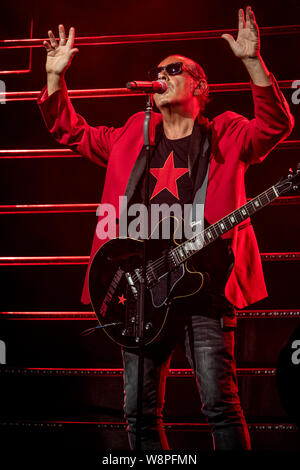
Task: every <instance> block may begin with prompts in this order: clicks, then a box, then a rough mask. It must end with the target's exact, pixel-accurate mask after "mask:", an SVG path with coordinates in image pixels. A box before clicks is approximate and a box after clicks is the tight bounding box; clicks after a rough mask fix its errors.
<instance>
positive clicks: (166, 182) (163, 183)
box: [150, 150, 189, 199]
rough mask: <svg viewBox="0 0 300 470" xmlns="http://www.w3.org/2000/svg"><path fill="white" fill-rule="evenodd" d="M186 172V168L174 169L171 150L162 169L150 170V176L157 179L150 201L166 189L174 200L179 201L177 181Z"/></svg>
mask: <svg viewBox="0 0 300 470" xmlns="http://www.w3.org/2000/svg"><path fill="white" fill-rule="evenodd" d="M188 171H189V170H188V168H174V153H173V150H172V152H171V153H170V155H169V156H168V158H167V160H166V161H165V164H164V166H163V167H162V168H151V169H150V173H151V175H153V176H154V178H156V179H157V181H156V185H155V188H154V190H153V193H152V196H151V199H153V198H154V196H156V195H157V194H158V193H160V192H161V191H162V190H163V189H167V190H168V191H169V192H170V193H171V194H173V196H175V197H176V199H179V196H178V187H177V180H178V178H180V177H181V176H182V175H184V174H185V173H187V172H188Z"/></svg>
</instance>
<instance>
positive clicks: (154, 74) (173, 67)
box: [148, 62, 200, 81]
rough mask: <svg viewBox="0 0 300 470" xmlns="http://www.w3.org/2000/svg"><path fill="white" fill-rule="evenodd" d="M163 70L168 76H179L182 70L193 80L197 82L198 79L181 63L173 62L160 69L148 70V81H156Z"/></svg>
mask: <svg viewBox="0 0 300 470" xmlns="http://www.w3.org/2000/svg"><path fill="white" fill-rule="evenodd" d="M163 70H165V71H166V72H167V74H168V75H179V74H180V73H182V72H183V70H184V71H185V72H187V73H189V74H190V75H191V76H192V77H193V78H195V79H196V80H199V78H200V77H197V76H196V75H195V74H193V72H191V71H190V70H189V69H188V68H187V67H186V66H185V65H184V64H183V63H182V62H174V63H173V64H168V65H164V66H162V67H153V68H152V69H151V70H149V72H148V75H149V78H150V80H152V81H154V80H157V79H158V77H159V74H160V73H161V72H162V71H163Z"/></svg>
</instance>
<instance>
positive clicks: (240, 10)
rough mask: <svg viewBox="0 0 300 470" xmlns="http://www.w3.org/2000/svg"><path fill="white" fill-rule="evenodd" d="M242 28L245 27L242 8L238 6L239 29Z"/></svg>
mask: <svg viewBox="0 0 300 470" xmlns="http://www.w3.org/2000/svg"><path fill="white" fill-rule="evenodd" d="M244 28H245V17H244V10H243V9H242V8H240V9H239V31H240V30H241V29H244Z"/></svg>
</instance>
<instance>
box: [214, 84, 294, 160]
mask: <svg viewBox="0 0 300 470" xmlns="http://www.w3.org/2000/svg"><path fill="white" fill-rule="evenodd" d="M270 77H271V80H272V84H271V85H270V86H265V87H263V86H258V85H255V84H254V83H252V82H251V89H252V95H253V102H254V118H253V119H250V120H248V119H247V118H246V117H244V116H241V115H239V114H237V113H234V112H231V111H228V112H226V113H223V114H222V115H220V116H218V117H221V116H222V119H223V120H224V123H223V131H222V132H221V133H224V134H227V137H228V142H234V143H235V145H237V146H238V147H239V154H240V159H241V160H242V161H244V162H245V163H246V164H252V163H259V162H261V161H262V160H263V159H264V158H265V157H266V156H267V154H268V153H269V152H270V151H271V150H272V149H273V148H274V147H275V146H276V145H277V144H278V143H279V142H281V141H283V140H284V139H286V137H288V135H289V134H290V133H291V131H292V129H293V127H294V118H293V116H292V114H291V112H290V108H289V105H288V103H287V101H286V99H285V98H284V96H283V94H282V92H281V91H280V89H279V87H278V84H277V82H276V80H275V78H274V77H273V75H271V76H270ZM218 117H217V118H216V119H218Z"/></svg>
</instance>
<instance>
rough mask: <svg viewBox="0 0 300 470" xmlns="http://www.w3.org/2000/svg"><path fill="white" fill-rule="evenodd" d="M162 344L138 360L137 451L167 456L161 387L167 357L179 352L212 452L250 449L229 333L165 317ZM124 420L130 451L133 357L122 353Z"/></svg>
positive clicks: (213, 322)
mask: <svg viewBox="0 0 300 470" xmlns="http://www.w3.org/2000/svg"><path fill="white" fill-rule="evenodd" d="M165 331H166V333H165V336H164V338H163V339H162V340H161V341H160V342H158V343H156V344H153V345H149V346H146V348H145V358H144V389H143V419H142V435H141V448H142V450H145V449H165V450H168V449H169V446H168V442H167V438H166V434H165V431H164V429H163V422H162V411H163V406H164V395H165V383H166V378H167V374H168V370H169V365H170V361H171V356H172V352H173V350H174V348H175V345H176V344H177V343H180V344H181V345H182V347H183V348H184V351H185V354H186V357H187V359H188V361H189V363H190V365H191V367H192V368H193V370H194V372H195V376H196V379H197V385H198V389H199V393H200V396H201V401H202V412H203V414H204V415H205V417H206V419H207V421H208V423H209V424H210V426H211V430H212V435H213V445H214V449H215V450H234V449H245V450H249V449H250V448H251V445H250V438H249V433H248V428H247V424H246V421H245V418H244V415H243V411H242V409H241V405H240V399H239V395H238V388H237V379H236V367H235V358H234V329H227V330H225V329H222V328H221V322H220V319H219V318H210V317H205V316H202V315H190V316H187V315H183V314H182V313H181V314H178V313H177V314H175V313H174V314H173V315H172V314H171V313H170V314H169V319H168V324H167V326H166V327H165ZM123 362H124V391H125V403H124V410H125V418H126V420H127V423H128V432H129V442H130V446H131V448H132V449H134V448H135V431H136V402H137V374H138V354H137V352H136V350H132V349H131V350H125V349H123Z"/></svg>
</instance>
